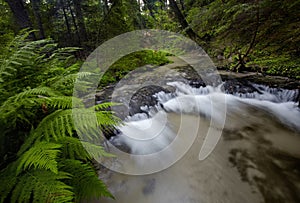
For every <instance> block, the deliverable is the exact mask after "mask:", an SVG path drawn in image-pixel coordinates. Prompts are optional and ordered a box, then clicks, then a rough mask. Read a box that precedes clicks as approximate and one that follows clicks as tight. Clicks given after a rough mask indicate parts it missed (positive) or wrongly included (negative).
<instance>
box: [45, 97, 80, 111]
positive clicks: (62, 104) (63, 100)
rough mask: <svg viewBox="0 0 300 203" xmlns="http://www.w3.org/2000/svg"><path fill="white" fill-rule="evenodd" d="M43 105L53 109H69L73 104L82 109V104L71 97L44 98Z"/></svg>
mask: <svg viewBox="0 0 300 203" xmlns="http://www.w3.org/2000/svg"><path fill="white" fill-rule="evenodd" d="M45 104H46V105H47V106H48V107H52V108H55V109H71V108H72V106H73V104H75V105H76V106H78V107H83V106H84V104H83V103H82V101H81V100H80V99H77V98H75V97H71V96H60V97H49V98H45Z"/></svg>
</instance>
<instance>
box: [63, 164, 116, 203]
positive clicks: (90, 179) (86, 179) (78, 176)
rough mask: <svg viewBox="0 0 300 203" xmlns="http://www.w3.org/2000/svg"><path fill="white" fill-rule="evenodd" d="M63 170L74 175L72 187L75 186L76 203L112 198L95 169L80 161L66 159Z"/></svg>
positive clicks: (71, 182)
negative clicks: (99, 198) (104, 197)
mask: <svg viewBox="0 0 300 203" xmlns="http://www.w3.org/2000/svg"><path fill="white" fill-rule="evenodd" d="M63 164H64V166H62V170H63V171H66V172H68V173H69V174H71V175H72V177H73V178H72V179H70V180H69V181H70V185H74V187H73V190H74V193H75V194H76V196H75V200H76V202H82V201H83V200H91V198H97V197H101V196H106V197H112V198H113V196H112V195H111V194H110V193H109V191H108V190H107V189H106V187H105V185H104V183H103V182H101V181H100V180H99V179H98V177H97V174H96V173H95V171H94V169H93V167H92V166H91V165H89V164H85V163H83V162H81V161H78V160H72V159H66V160H64V161H63Z"/></svg>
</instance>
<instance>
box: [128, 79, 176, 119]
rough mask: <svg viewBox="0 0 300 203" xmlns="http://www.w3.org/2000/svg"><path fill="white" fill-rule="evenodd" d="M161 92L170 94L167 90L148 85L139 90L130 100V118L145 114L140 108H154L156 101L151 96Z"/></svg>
mask: <svg viewBox="0 0 300 203" xmlns="http://www.w3.org/2000/svg"><path fill="white" fill-rule="evenodd" d="M162 91H163V92H165V93H170V92H169V90H167V89H165V88H163V87H160V86H156V85H149V86H146V87H143V88H141V89H139V90H138V91H137V92H136V93H135V94H134V95H133V96H132V97H131V99H130V102H129V115H130V116H132V115H134V114H137V113H147V112H145V111H144V110H142V109H141V107H143V106H155V105H156V104H157V102H158V101H157V98H155V97H154V96H153V95H154V94H156V93H158V92H162Z"/></svg>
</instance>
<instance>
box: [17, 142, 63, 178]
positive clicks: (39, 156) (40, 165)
mask: <svg viewBox="0 0 300 203" xmlns="http://www.w3.org/2000/svg"><path fill="white" fill-rule="evenodd" d="M60 147H61V145H60V144H55V143H51V142H37V143H35V145H34V146H33V147H31V148H30V149H29V150H28V151H26V152H25V153H24V154H23V155H22V156H21V157H20V158H19V161H20V163H19V165H18V167H17V171H16V172H17V174H19V173H21V172H22V171H25V170H26V169H30V168H32V167H33V168H34V169H45V170H50V171H52V172H53V173H58V169H57V156H58V154H59V152H60V150H59V148H60Z"/></svg>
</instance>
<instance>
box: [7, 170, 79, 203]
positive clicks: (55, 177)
mask: <svg viewBox="0 0 300 203" xmlns="http://www.w3.org/2000/svg"><path fill="white" fill-rule="evenodd" d="M70 178H71V177H70V175H69V174H68V173H65V172H59V173H57V174H55V173H53V172H51V171H45V170H32V171H29V172H27V173H25V174H24V175H22V176H20V177H18V179H19V180H18V183H17V184H16V186H15V188H14V189H13V190H12V195H11V201H10V202H12V203H15V202H26V203H27V202H28V203H29V202H36V203H38V202H57V203H58V202H72V200H73V199H74V193H73V192H72V187H70V186H68V185H66V184H65V183H64V182H63V181H65V180H67V179H70Z"/></svg>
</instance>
